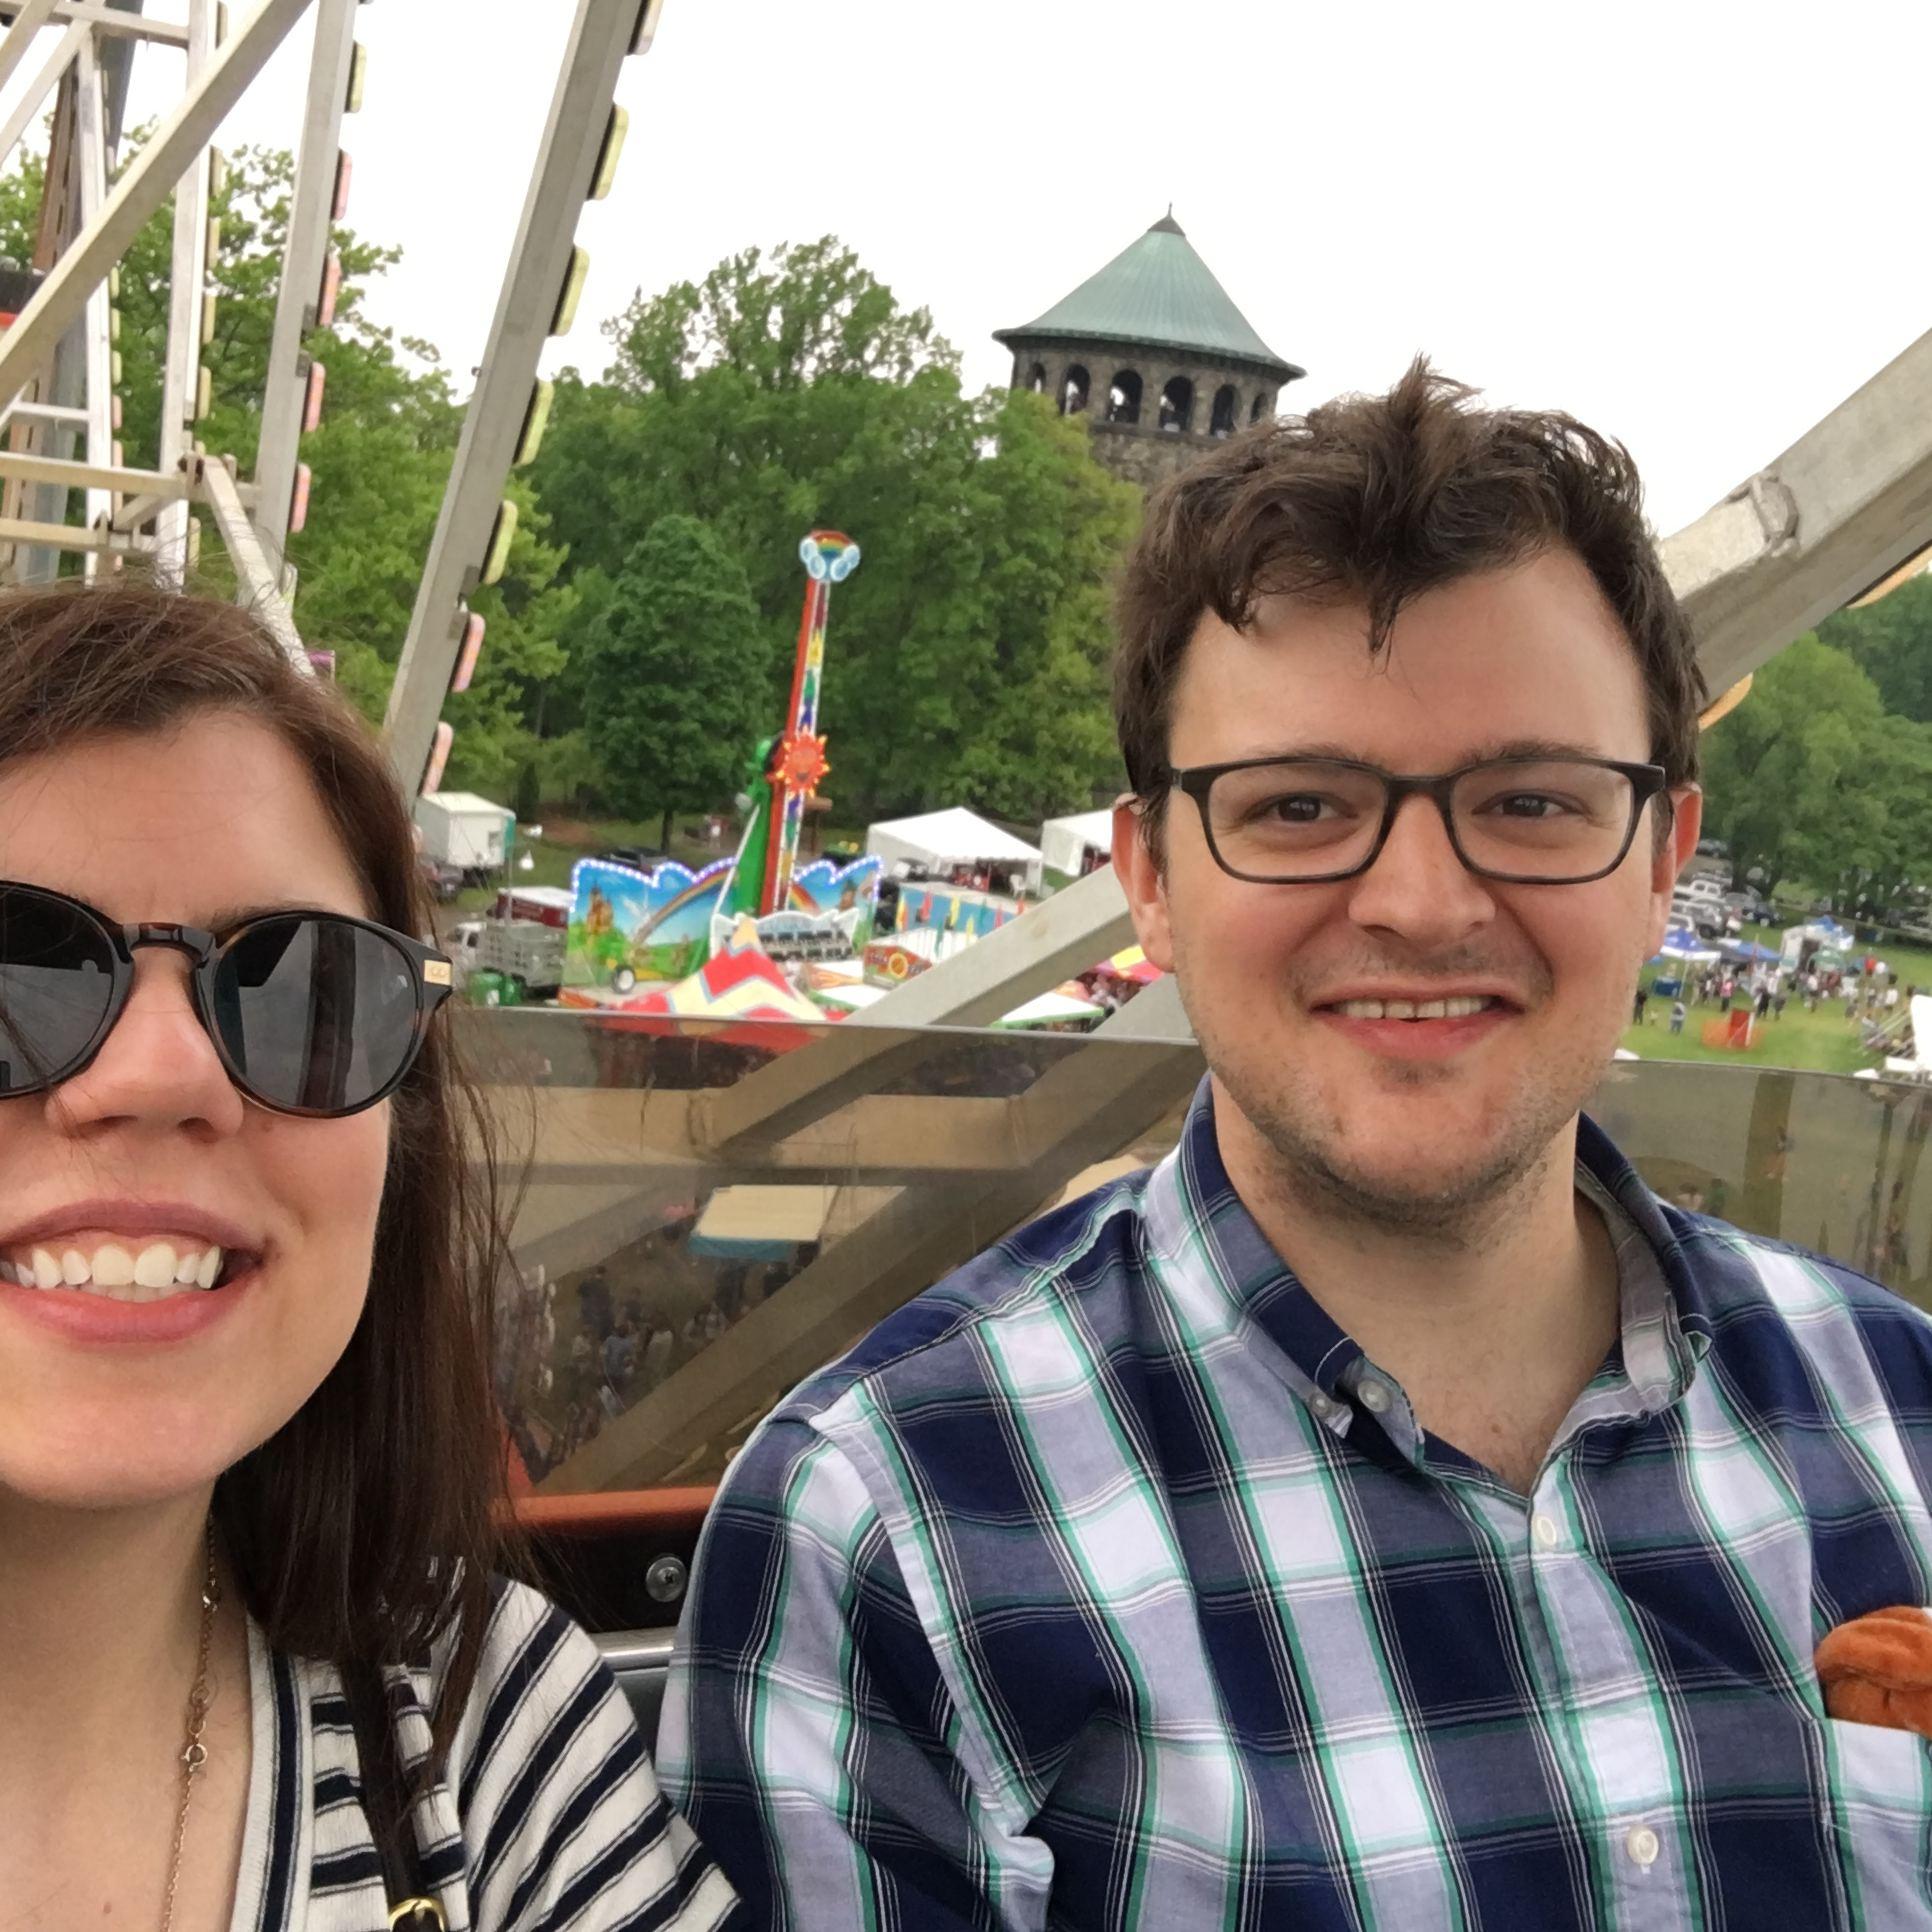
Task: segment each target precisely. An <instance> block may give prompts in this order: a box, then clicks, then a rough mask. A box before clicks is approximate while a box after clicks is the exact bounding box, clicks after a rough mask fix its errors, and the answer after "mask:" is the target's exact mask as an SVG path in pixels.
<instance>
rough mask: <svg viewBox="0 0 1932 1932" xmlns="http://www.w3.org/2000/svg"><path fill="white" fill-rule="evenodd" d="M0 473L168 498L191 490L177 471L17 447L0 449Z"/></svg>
mask: <svg viewBox="0 0 1932 1932" xmlns="http://www.w3.org/2000/svg"><path fill="white" fill-rule="evenodd" d="M0 477H18V478H19V479H20V481H22V482H23V483H57V484H59V485H61V487H62V488H64V489H69V490H142V491H146V492H148V493H149V494H151V495H154V496H159V497H164V498H166V499H167V500H168V501H169V502H173V501H175V500H176V499H178V498H182V497H187V496H191V495H192V494H193V488H192V486H191V485H190V483H189V481H188V479H187V478H186V477H185V476H183V475H181V474H179V473H178V472H177V473H176V474H175V475H173V476H167V475H164V474H163V473H162V472H161V471H160V470H130V469H124V468H122V467H121V466H120V465H119V464H96V463H74V462H68V461H66V460H64V459H62V458H60V457H57V456H30V455H26V454H24V453H22V452H20V451H17V450H0Z"/></svg>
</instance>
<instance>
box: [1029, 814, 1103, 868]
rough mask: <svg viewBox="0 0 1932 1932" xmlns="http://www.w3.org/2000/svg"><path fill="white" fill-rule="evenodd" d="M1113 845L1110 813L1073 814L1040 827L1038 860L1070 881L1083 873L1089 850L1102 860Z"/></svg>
mask: <svg viewBox="0 0 1932 1932" xmlns="http://www.w3.org/2000/svg"><path fill="white" fill-rule="evenodd" d="M1113 845H1114V815H1113V813H1112V812H1111V811H1099V812H1075V813H1073V814H1072V815H1071V816H1069V817H1067V818H1050V819H1048V820H1047V822H1046V823H1045V824H1044V825H1042V826H1041V827H1040V856H1041V857H1042V858H1044V859H1045V860H1046V862H1047V864H1048V865H1050V866H1051V867H1052V868H1053V869H1054V871H1056V872H1064V873H1066V874H1067V876H1068V877H1069V878H1073V879H1077V878H1079V877H1080V876H1081V874H1082V873H1083V872H1085V871H1086V869H1087V863H1086V861H1087V853H1088V851H1089V850H1090V849H1091V850H1092V851H1095V852H1098V853H1099V854H1100V856H1101V857H1102V858H1103V859H1104V858H1105V857H1106V856H1107V854H1108V853H1109V852H1111V851H1112V850H1113Z"/></svg>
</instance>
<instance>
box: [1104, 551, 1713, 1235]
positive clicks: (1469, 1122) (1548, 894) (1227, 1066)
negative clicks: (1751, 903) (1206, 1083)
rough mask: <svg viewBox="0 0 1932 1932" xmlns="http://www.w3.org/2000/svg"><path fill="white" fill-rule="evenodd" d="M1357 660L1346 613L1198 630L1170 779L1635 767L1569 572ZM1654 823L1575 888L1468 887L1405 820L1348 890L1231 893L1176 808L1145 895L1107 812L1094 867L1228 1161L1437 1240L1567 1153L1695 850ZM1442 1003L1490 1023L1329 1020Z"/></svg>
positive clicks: (1484, 582)
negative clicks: (1563, 1139) (1120, 913)
mask: <svg viewBox="0 0 1932 1932" xmlns="http://www.w3.org/2000/svg"><path fill="white" fill-rule="evenodd" d="M1366 635H1367V614H1366V612H1365V611H1364V609H1363V608H1362V607H1361V606H1360V605H1357V604H1346V603H1328V604H1313V603H1309V602H1305V601H1291V600H1285V599H1283V600H1275V601H1273V602H1270V603H1264V605H1263V606H1262V608H1261V609H1260V611H1259V612H1258V613H1257V617H1256V622H1255V624H1254V626H1253V627H1252V629H1251V630H1249V631H1247V632H1238V631H1235V630H1232V629H1230V628H1229V627H1228V626H1226V625H1224V624H1222V623H1220V622H1219V621H1218V620H1217V619H1215V618H1214V617H1212V616H1206V617H1203V618H1202V620H1201V622H1200V623H1199V624H1198V625H1197V627H1196V629H1195V632H1194V636H1193V640H1192V642H1191V644H1190V646H1189V648H1188V652H1187V655H1186V658H1185V660H1184V661H1183V665H1182V669H1181V674H1180V681H1179V684H1178V687H1177V689H1176V692H1175V701H1174V709H1173V726H1172V732H1171V737H1170V742H1169V747H1168V753H1169V762H1170V763H1171V764H1173V765H1175V766H1178V767H1181V768H1186V767H1188V766H1192V765H1210V764H1220V763H1224V762H1227V761H1230V760H1234V759H1241V758H1261V757H1286V756H1295V755H1299V754H1309V753H1312V754H1314V755H1317V756H1336V755H1345V756H1349V757H1353V758H1357V759H1361V760H1364V761H1366V762H1368V763H1371V764H1375V765H1379V766H1381V767H1383V768H1384V769H1385V770H1388V771H1391V772H1401V773H1433V772H1445V771H1452V770H1454V769H1455V768H1457V767H1458V766H1461V765H1466V764H1469V763H1472V762H1474V761H1476V760H1478V759H1481V758H1486V757H1495V756H1500V755H1506V754H1508V753H1509V752H1510V751H1511V749H1512V748H1513V747H1516V746H1519V745H1523V746H1527V745H1536V746H1542V747H1547V746H1555V745H1561V746H1564V747H1566V748H1569V749H1572V750H1574V752H1575V753H1576V754H1578V755H1579V756H1585V757H1599V758H1614V759H1622V760H1629V761H1634V762H1644V761H1647V760H1648V758H1649V753H1650V746H1649V732H1648V728H1647V725H1646V721H1645V707H1644V690H1643V682H1642V675H1641V672H1640V670H1639V667H1638V664H1637V660H1636V655H1635V653H1634V652H1633V650H1632V648H1631V646H1630V643H1629V641H1628V639H1627V638H1626V637H1625V635H1624V633H1623V631H1622V628H1621V626H1620V625H1619V624H1618V622H1617V619H1616V617H1615V614H1614V613H1613V612H1612V611H1611V609H1610V608H1609V606H1608V605H1607V604H1606V603H1605V601H1604V599H1603V597H1602V595H1601V593H1600V592H1599V591H1598V589H1597V587H1596V585H1595V582H1594V581H1593V579H1592V578H1591V576H1590V574H1589V572H1588V570H1587V569H1586V568H1585V567H1584V565H1583V563H1582V562H1581V560H1580V559H1578V558H1577V557H1576V556H1575V555H1574V554H1573V553H1571V552H1569V551H1557V552H1552V553H1549V554H1546V555H1543V556H1540V557H1538V558H1536V559H1534V560H1533V561H1531V562H1529V563H1527V564H1523V565H1520V566H1517V567H1515V568H1512V569H1508V570H1499V571H1490V572H1485V573H1482V574H1480V575H1477V576H1471V577H1467V578H1464V579H1462V580H1460V581H1458V582H1456V583H1454V584H1451V585H1449V586H1448V587H1446V588H1444V589H1441V590H1437V591H1433V592H1431V593H1429V594H1428V595H1426V596H1423V597H1419V598H1417V599H1416V600H1415V601H1414V602H1413V603H1411V604H1410V605H1408V606H1407V607H1406V608H1405V609H1404V610H1403V612H1402V614H1401V616H1400V617H1399V618H1398V620H1397V622H1396V625H1395V629H1394V633H1393V638H1392V642H1391V649H1390V651H1389V653H1388V654H1387V655H1386V656H1385V657H1383V658H1380V659H1374V660H1372V659H1371V658H1370V657H1369V655H1368V652H1367V649H1366V644H1365V638H1366ZM1675 802H1676V817H1675V821H1674V824H1673V826H1672V828H1671V831H1670V835H1669V837H1668V838H1667V839H1666V840H1665V842H1664V843H1663V845H1662V846H1661V847H1659V845H1658V844H1657V842H1656V839H1655V837H1654V828H1655V825H1656V822H1657V815H1658V814H1659V813H1660V812H1661V811H1662V810H1663V806H1662V803H1661V801H1659V802H1654V803H1653V804H1652V805H1651V806H1650V807H1649V808H1648V809H1647V810H1646V812H1645V815H1644V817H1643V819H1642V820H1641V821H1640V823H1639V825H1638V828H1637V836H1636V838H1635V839H1634V840H1633V841H1632V843H1631V846H1630V849H1629V851H1628V852H1627V853H1626V854H1625V857H1624V860H1623V863H1622V864H1621V865H1620V866H1619V867H1618V868H1617V869H1616V870H1615V871H1614V872H1612V873H1611V874H1609V875H1608V876H1607V877H1605V878H1602V879H1598V880H1595V881H1593V882H1591V883H1589V884H1587V885H1511V884H1502V883H1499V882H1496V881H1493V880H1488V879H1480V878H1477V877H1476V876H1475V875H1474V874H1473V873H1471V872H1469V871H1467V870H1466V869H1465V868H1464V867H1463V865H1462V864H1461V862H1460V861H1459V860H1458V859H1457V857H1456V854H1455V852H1454V850H1453V848H1452V847H1451V845H1450V843H1449V839H1448V836H1447V833H1446V830H1445V828H1444V826H1443V823H1442V818H1441V815H1440V814H1439V813H1438V811H1437V809H1436V807H1435V805H1434V804H1433V803H1432V802H1431V801H1430V800H1428V799H1426V798H1411V799H1409V800H1407V801H1406V802H1405V803H1404V805H1403V808H1402V810H1401V811H1400V813H1399V814H1398V815H1397V818H1396V822H1395V825H1394V826H1393V828H1392V829H1391V831H1390V834H1389V838H1388V842H1387V844H1386V845H1385V846H1384V847H1383V849H1382V851H1381V853H1380V855H1379V856H1378V857H1377V859H1376V861H1375V863H1374V864H1373V865H1372V866H1371V867H1370V868H1369V869H1368V871H1366V872H1364V873H1362V874H1360V875H1359V876H1358V877H1355V878H1352V879H1344V880H1339V881H1336V882H1333V883H1330V884H1312V885H1256V884H1249V883H1246V882H1244V881H1242V880H1239V879H1235V878H1231V877H1230V876H1229V875H1228V874H1227V873H1226V872H1224V871H1223V870H1221V868H1220V867H1219V866H1218V865H1217V864H1216V862H1215V860H1214V857H1213V855H1212V853H1211V852H1210V851H1209V849H1208V845H1207V841H1206V837H1205V835H1204V833H1203V830H1202V826H1201V819H1200V814H1199V812H1198V810H1197V808H1196V806H1195V804H1194V801H1193V800H1192V799H1191V798H1188V797H1186V796H1184V795H1182V794H1180V793H1179V792H1176V793H1174V794H1173V795H1172V796H1171V797H1170V798H1169V799H1168V801H1167V804H1166V806H1165V808H1164V811H1165V830H1166V868H1165V871H1164V873H1163V872H1161V871H1160V870H1158V869H1157V868H1156V867H1155V865H1154V863H1153V861H1152V859H1151V857H1150V856H1149V855H1148V852H1147V850H1146V847H1145V845H1144V843H1143V841H1142V839H1141V838H1140V837H1139V836H1138V834H1137V829H1136V826H1135V823H1134V821H1133V819H1132V817H1131V813H1130V811H1129V808H1127V807H1124V806H1123V807H1122V808H1121V809H1120V811H1119V812H1118V813H1117V815H1116V824H1115V833H1114V848H1113V849H1114V854H1115V864H1116V867H1117V869H1118V870H1119V872H1120V874H1121V878H1122V882H1123V883H1124V885H1125V886H1126V888H1127V894H1128V898H1129V901H1130V903H1131V904H1132V907H1133V912H1134V921H1135V926H1136V928H1137V930H1138V933H1139V936H1140V941H1141V944H1142V945H1143V947H1145V949H1146V952H1147V955H1148V957H1149V958H1150V959H1152V960H1153V961H1154V962H1155V963H1156V964H1157V965H1160V966H1164V967H1167V968H1169V969H1170V970H1172V971H1173V972H1174V973H1175V974H1176V976H1177V978H1178V980H1179V982H1180V991H1181V996H1182V999H1183V1002H1184V1003H1185V1005H1186V1007H1187V1011H1188V1015H1189V1017H1190V1018H1191V1019H1192V1021H1193V1023H1194V1028H1195V1033H1196V1036H1197V1038H1198V1039H1199V1040H1200V1042H1201V1046H1202V1050H1203V1051H1204V1052H1205V1054H1206V1056H1207V1060H1208V1065H1209V1067H1210V1068H1211V1069H1212V1071H1213V1074H1214V1076H1215V1081H1216V1085H1217V1090H1218V1091H1217V1105H1218V1107H1219V1110H1220V1111H1219V1114H1218V1119H1219V1121H1220V1123H1221V1132H1222V1136H1223V1141H1224V1145H1225V1146H1227V1148H1228V1152H1229V1155H1230V1158H1231V1160H1233V1159H1235V1158H1236V1156H1237V1153H1238V1152H1239V1151H1240V1150H1241V1149H1242V1148H1243V1146H1244V1145H1245V1147H1246V1148H1247V1150H1248V1151H1249V1152H1251V1153H1252V1154H1253V1155H1254V1156H1255V1157H1256V1158H1257V1159H1259V1160H1261V1161H1262V1162H1263V1163H1264V1164H1265V1166H1266V1167H1267V1169H1268V1171H1270V1172H1271V1173H1273V1174H1275V1175H1277V1176H1278V1177H1279V1178H1280V1179H1281V1180H1282V1181H1284V1182H1286V1183H1287V1184H1288V1186H1289V1187H1290V1188H1291V1189H1292V1190H1293V1191H1294V1192H1295V1193H1296V1194H1298V1195H1302V1196H1304V1197H1308V1196H1318V1197H1320V1198H1322V1199H1324V1200H1326V1201H1327V1202H1328V1203H1329V1204H1330V1205H1331V1206H1333V1207H1335V1208H1338V1209H1340V1210H1341V1211H1343V1212H1344V1213H1346V1214H1348V1215H1350V1216H1351V1217H1353V1218H1362V1219H1368V1220H1372V1221H1374V1222H1376V1223H1377V1224H1379V1225H1382V1226H1385V1227H1401V1226H1410V1227H1414V1228H1417V1229H1423V1228H1429V1227H1442V1226H1451V1225H1455V1224H1456V1223H1458V1222H1460V1221H1461V1220H1462V1218H1463V1217H1464V1216H1465V1215H1466V1214H1467V1213H1468V1212H1470V1211H1471V1210H1473V1209H1476V1208H1478V1207H1480V1206H1481V1205H1482V1204H1484V1203H1486V1202H1489V1201H1491V1200H1494V1199H1496V1198H1497V1197H1499V1196H1500V1195H1501V1194H1502V1192H1503V1191H1504V1190H1506V1189H1507V1187H1508V1186H1509V1185H1510V1184H1511V1183H1512V1182H1513V1181H1515V1180H1516V1179H1518V1178H1520V1177H1521V1176H1522V1175H1524V1174H1526V1173H1528V1172H1530V1171H1531V1170H1532V1169H1533V1168H1534V1167H1535V1166H1536V1165H1537V1164H1538V1163H1539V1162H1540V1161H1541V1160H1542V1159H1543V1158H1544V1157H1545V1156H1546V1155H1547V1154H1548V1153H1549V1152H1550V1151H1551V1149H1552V1144H1553V1143H1554V1142H1555V1141H1556V1138H1557V1136H1558V1135H1559V1134H1562V1133H1564V1132H1565V1131H1566V1130H1567V1129H1568V1128H1569V1126H1570V1123H1571V1122H1572V1121H1573V1119H1574V1117H1575V1115H1576V1113H1577V1111H1578V1109H1579V1108H1580V1107H1581V1106H1582V1104H1583V1102H1584V1101H1585V1100H1586V1099H1587V1098H1588V1096H1589V1094H1590V1092H1591V1091H1592V1089H1593V1088H1594V1087H1595V1085H1596V1083H1597V1081H1598V1080H1599V1078H1600V1077H1601V1075H1602V1072H1603V1069H1604V1066H1605V1065H1606V1063H1607V1062H1608V1061H1609V1060H1610V1057H1611V1055H1612V1053H1613V1051H1614V1049H1615V1047H1616V1043H1617V1040H1618V1037H1619V1035H1620V1033H1621V1031H1622V1029H1623V1027H1624V1026H1625V1025H1626V1024H1627V1023H1628V1021H1629V1018H1630V1010H1631V999H1632V993H1633V990H1634V987H1635V983H1636V978H1637V974H1638V970H1639V968H1640V967H1641V966H1642V964H1643V962H1644V961H1645V960H1646V959H1647V958H1648V957H1649V956H1650V955H1651V954H1652V953H1654V952H1655V951H1656V950H1657V947H1658V946H1659V945H1660V944H1661V943H1662V939H1663V933H1664V928H1665V925H1666V923H1667V920H1668V915H1669V911H1670V891H1671V885H1672V883H1673V881H1674V880H1675V878H1676V876H1677V872H1678V869H1679V867H1680V865H1681V864H1682V862H1683V860H1684V859H1685V858H1687V857H1688V856H1689V854H1690V853H1691V851H1692V850H1693V849H1694V848H1695V845H1696V842H1697V832H1698V823H1699V817H1700V810H1699V807H1700V801H1699V799H1698V796H1697V794H1696V792H1695V789H1694V788H1687V789H1685V790H1683V791H1681V792H1679V793H1678V794H1677V795H1676V801H1675ZM1458 994H1486V995H1491V996H1494V997H1496V998H1497V999H1498V1001H1499V1003H1498V1004H1496V1005H1494V1006H1492V1007H1490V1008H1488V1009H1487V1010H1485V1011H1484V1012H1483V1013H1481V1014H1480V1015H1478V1016H1476V1017H1475V1018H1474V1019H1465V1020H1453V1019H1452V1020H1441V1021H1435V1020H1411V1021H1399V1020H1386V1019H1385V1020H1383V1021H1380V1022H1363V1021H1361V1020H1359V1019H1353V1018H1351V1017H1350V1016H1348V1015H1347V1014H1344V1013H1343V1012H1341V1011H1340V1010H1338V1009H1339V1003H1340V1002H1342V1001H1344V1000H1353V999H1360V998H1363V997H1378V998H1410V999H1413V1000H1415V1001H1416V1002H1417V1003H1420V1002H1422V1001H1426V1000H1433V999H1442V998H1445V997H1451V996H1455V995H1458ZM1563 1151H1565V1152H1566V1153H1567V1143H1565V1148H1564V1150H1563ZM1249 1164H1250V1163H1249V1162H1247V1161H1239V1162H1237V1165H1238V1166H1248V1165H1249Z"/></svg>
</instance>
